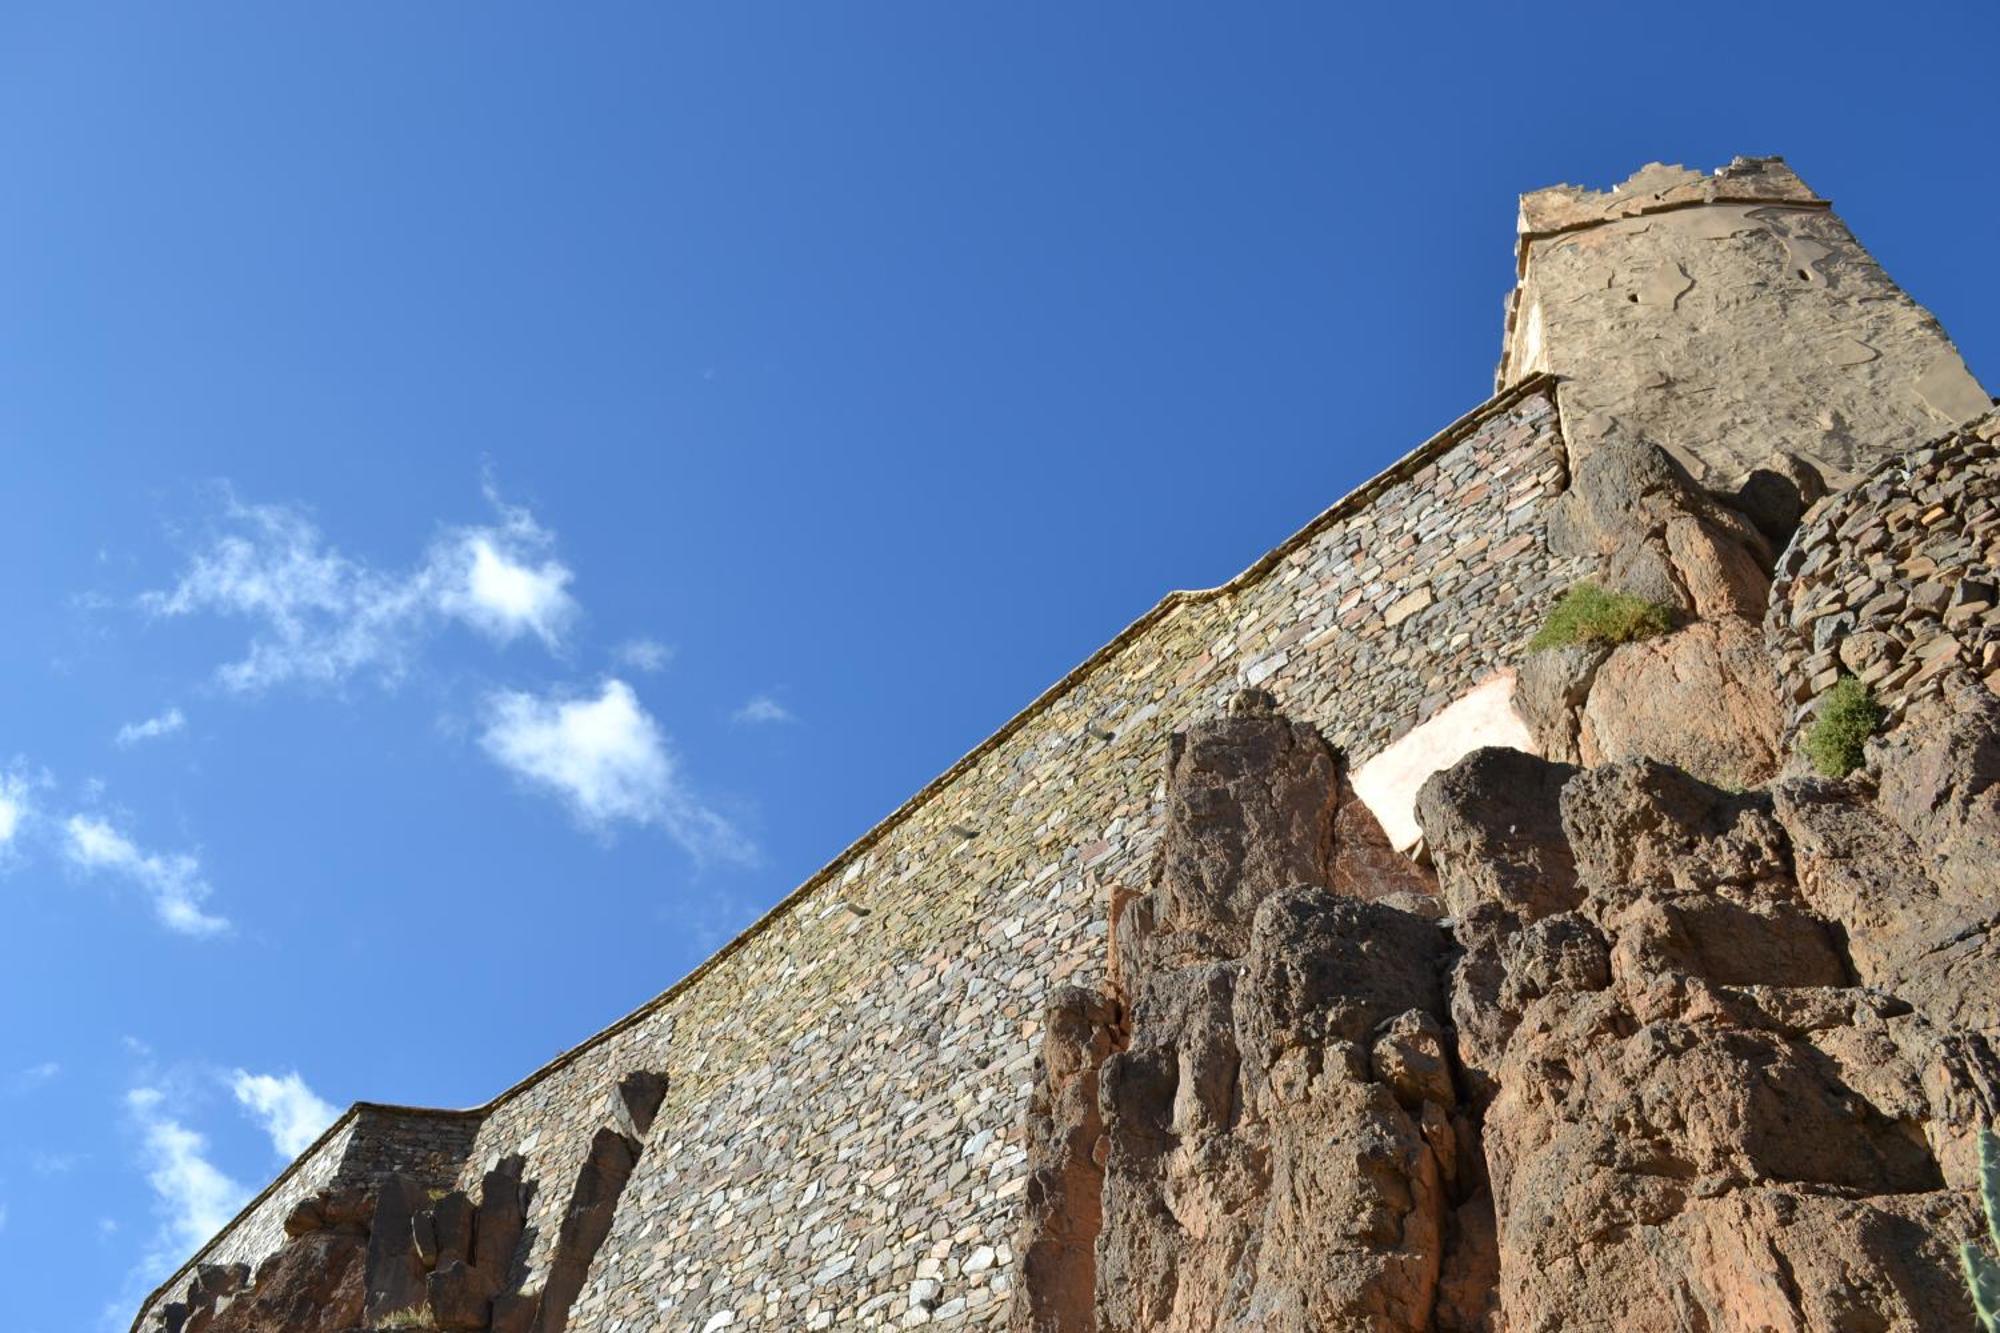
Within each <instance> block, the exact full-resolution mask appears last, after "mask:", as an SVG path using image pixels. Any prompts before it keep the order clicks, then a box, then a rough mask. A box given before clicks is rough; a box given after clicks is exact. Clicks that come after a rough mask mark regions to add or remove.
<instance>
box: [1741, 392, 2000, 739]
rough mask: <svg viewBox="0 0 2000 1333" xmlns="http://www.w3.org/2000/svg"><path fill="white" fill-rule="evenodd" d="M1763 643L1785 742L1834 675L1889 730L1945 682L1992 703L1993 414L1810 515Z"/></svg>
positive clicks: (1781, 577) (1781, 578) (1782, 564)
mask: <svg viewBox="0 0 2000 1333" xmlns="http://www.w3.org/2000/svg"><path fill="white" fill-rule="evenodd" d="M1764 634H1765V642H1766V645H1767V646H1766V651H1767V653H1768V654H1769V656H1770V657H1771V658H1772V660H1773V661H1774V662H1775V664H1776V670H1777V672H1778V675H1779V678H1780V680H1781V681H1782V682H1783V690H1784V698H1785V700H1786V702H1787V705H1788V710H1787V717H1786V721H1787V722H1788V724H1789V726H1788V728H1787V737H1788V739H1789V738H1792V737H1796V736H1797V735H1798V734H1799V733H1800V732H1801V731H1802V730H1803V729H1804V728H1806V727H1807V726H1810V725H1811V723H1812V721H1813V719H1814V718H1815V717H1816V716H1817V714H1818V706H1819V700H1820V697H1821V696H1822V695H1823V694H1825V692H1826V691H1827V690H1828V689H1829V688H1831V686H1832V685H1833V683H1834V682H1835V681H1837V680H1839V679H1840V677H1841V676H1842V675H1851V676H1854V677H1855V678H1857V679H1858V680H1860V681H1862V682H1863V683H1864V684H1866V685H1867V686H1868V687H1869V689H1870V690H1871V691H1872V692H1873V693H1874V695H1875V698H1876V700H1877V701H1878V702H1879V703H1881V704H1883V705H1884V707H1886V708H1887V709H1888V711H1889V714H1890V717H1891V719H1892V720H1893V719H1894V718H1895V717H1897V716H1899V715H1900V714H1901V712H1902V711H1903V710H1904V709H1906V708H1908V707H1909V706H1910V705H1911V703H1912V702H1914V701H1915V700H1918V699H1922V698H1926V697H1928V696H1930V695H1933V694H1935V693H1936V692H1937V691H1938V689H1939V688H1940V686H1941V684H1942V682H1943V681H1944V680H1945V679H1947V677H1949V676H1950V675H1951V674H1952V673H1954V672H1962V671H1969V672H1971V673H1972V674H1973V675H1975V676H1979V677H1982V678H1984V680H1985V682H1986V686H1987V688H1988V689H1990V690H1993V691H1995V692H2000V413H1996V414H1994V415H1990V416H1987V417H1984V418H1982V419H1981V420H1980V421H1978V422H1975V423H1974V424H1973V425H1971V426H1969V427H1967V428H1966V429H1965V430H1963V431H1959V432H1957V433H1956V434H1953V435H1951V436H1950V437H1948V438H1946V439H1944V440H1942V441H1940V442H1938V443H1936V444H1934V445H1931V446H1929V447H1926V448H1923V449H1918V450H1915V451H1913V452H1911V453H1910V454H1907V455H1905V456H1904V457H1901V458H1898V459H1894V460H1891V461H1890V462H1888V463H1885V464H1883V465H1882V466H1881V467H1879V468H1877V469H1876V470H1875V471H1874V472H1873V473H1871V474H1870V475H1869V476H1868V477H1867V478H1866V479H1865V480H1864V481H1862V482H1861V483H1860V484H1859V485H1857V486H1855V487H1854V488H1852V489H1851V490H1847V491H1844V492H1841V493H1840V494H1837V495H1834V496H1831V497H1829V498H1827V499H1826V500H1824V501H1822V502H1821V503H1819V504H1817V505H1815V506H1814V507H1813V509H1812V510H1811V512H1810V513H1809V514H1808V515H1807V517H1806V520H1805V522H1804V524H1803V525H1802V526H1801V527H1800V528H1799V530H1798V532H1797V534H1796V535H1795V536H1794V537H1793V538H1792V541H1791V544H1790V545H1789V546H1787V547H1786V548H1785V551H1784V554H1783V555H1782V556H1781V557H1780V558H1779V561H1778V577H1777V580H1776V582H1775V583H1774V584H1773V586H1772V589H1771V599H1770V609H1769V611H1768V613H1767V615H1766V617H1765V621H1764Z"/></svg>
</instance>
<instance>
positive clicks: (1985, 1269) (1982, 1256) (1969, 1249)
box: [1958, 1129, 2000, 1333]
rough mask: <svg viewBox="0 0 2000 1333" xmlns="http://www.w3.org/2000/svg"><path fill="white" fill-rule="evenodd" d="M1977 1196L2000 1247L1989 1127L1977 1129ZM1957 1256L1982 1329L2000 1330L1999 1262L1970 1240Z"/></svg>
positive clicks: (1999, 1153)
mask: <svg viewBox="0 0 2000 1333" xmlns="http://www.w3.org/2000/svg"><path fill="white" fill-rule="evenodd" d="M1979 1199H1980V1202H1981V1203H1983V1204H1985V1205H1986V1230H1987V1232H1988V1234H1989V1235H1991V1236H1992V1238H1993V1244H1994V1246H1995V1247H1996V1248H2000V1138H1995V1137H1994V1136H1993V1131H1992V1130H1990V1129H1982V1130H1980V1131H1979ZM1958 1258H1959V1262H1960V1263H1962V1264H1963V1265H1964V1266H1965V1285H1966V1286H1967V1287H1969V1288H1971V1289H1972V1308H1973V1309H1974V1310H1975V1311H1976V1312H1977V1313H1978V1315H1979V1327H1980V1329H1981V1333H2000V1263H1995V1262H1994V1259H1993V1256H1992V1255H1990V1254H1988V1253H1987V1252H1986V1251H1985V1250H1984V1249H1981V1248H1980V1245H1979V1242H1977V1241H1971V1240H1969V1241H1966V1242H1965V1244H1963V1245H1961V1246H1959V1248H1958Z"/></svg>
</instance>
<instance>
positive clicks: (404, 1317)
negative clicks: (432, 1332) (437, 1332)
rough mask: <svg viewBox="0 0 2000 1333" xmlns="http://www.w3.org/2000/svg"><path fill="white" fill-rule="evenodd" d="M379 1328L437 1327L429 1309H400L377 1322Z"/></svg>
mask: <svg viewBox="0 0 2000 1333" xmlns="http://www.w3.org/2000/svg"><path fill="white" fill-rule="evenodd" d="M375 1327H377V1328H384V1329H387V1328H397V1329H401V1328H436V1327H437V1325H436V1324H434V1323H432V1322H431V1314H430V1311H429V1310H398V1311H396V1313H394V1314H392V1315H390V1316H389V1317H388V1318H387V1319H384V1320H383V1321H382V1322H381V1323H379V1324H377V1325H376V1326H375Z"/></svg>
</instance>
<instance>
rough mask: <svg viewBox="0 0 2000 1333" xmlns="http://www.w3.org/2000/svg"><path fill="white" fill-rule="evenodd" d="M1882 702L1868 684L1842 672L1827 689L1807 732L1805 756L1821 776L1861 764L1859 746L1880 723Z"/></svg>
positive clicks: (1835, 774) (1839, 775)
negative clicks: (1842, 674)
mask: <svg viewBox="0 0 2000 1333" xmlns="http://www.w3.org/2000/svg"><path fill="white" fill-rule="evenodd" d="M1882 717H1883V713H1882V705H1880V704H1878V703H1876V702H1875V697H1874V696H1873V695H1872V694H1870V693H1869V692H1868V687H1867V686H1866V685H1863V684H1862V683H1861V682H1860V681H1858V680H1856V679H1855V678H1854V677H1852V676H1842V677H1841V678H1840V679H1839V680H1837V681H1835V682H1834V683H1833V688H1832V689H1830V690H1828V691H1827V692H1826V698H1825V699H1824V700H1823V701H1821V703H1820V706H1819V716H1818V717H1817V718H1816V719H1814V721H1813V724H1812V730H1810V731H1808V732H1807V733H1806V757H1807V758H1808V759H1810V760H1812V766H1813V768H1814V769H1816V770H1817V771H1818V772H1819V773H1820V774H1821V775H1822V776H1825V777H1829V778H1844V777H1846V776H1847V775H1848V774H1849V773H1852V772H1853V771H1854V770H1855V769H1857V768H1859V767H1861V750H1862V747H1863V746H1864V745H1866V744H1867V743H1868V738H1869V737H1870V736H1873V735H1874V734H1875V728H1877V727H1879V726H1881V725H1882Z"/></svg>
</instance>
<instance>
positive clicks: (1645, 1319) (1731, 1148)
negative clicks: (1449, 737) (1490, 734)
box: [1422, 686, 2000, 1331]
mask: <svg viewBox="0 0 2000 1333" xmlns="http://www.w3.org/2000/svg"><path fill="white" fill-rule="evenodd" d="M1967 688H1968V689H1973V688H1977V687H1973V686H1968V687H1967ZM1967 698H1968V699H1969V698H1970V696H1969V695H1968V696H1967ZM1996 740H2000V716H1996V715H1994V713H1993V712H1991V711H1989V712H1985V713H1975V714H1974V715H1973V716H1970V717H1968V716H1967V714H1965V713H1959V714H1953V713H1951V712H1950V710H1947V709H1943V708H1940V709H1939V710H1938V711H1937V713H1936V715H1934V716H1932V717H1929V718H1915V719H1913V720H1912V723H1911V724H1910V725H1908V726H1906V727H1905V728H1904V729H1903V730H1902V731H1901V732H1900V733H1899V734H1898V736H1897V737H1896V738H1894V739H1893V740H1892V741H1891V742H1890V743H1887V744H1885V745H1883V746H1880V747H1878V751H1879V753H1878V759H1882V758H1887V757H1888V756H1889V754H1891V753H1892V752H1893V753H1896V754H1898V755H1901V754H1903V753H1905V752H1916V753H1922V754H1928V755H1933V756H1936V757H1935V758H1934V759H1933V760H1932V761H1931V762H1930V763H1929V764H1923V763H1912V762H1909V761H1907V760H1905V761H1904V765H1903V766H1904V767H1905V768H1906V770H1907V771H1909V772H1914V773H1920V774H1928V775H1929V776H1927V777H1923V778H1921V779H1919V782H1920V784H1921V786H1922V788H1923V792H1924V795H1923V796H1921V797H1918V798H1914V799H1909V800H1898V799H1890V798H1887V797H1886V795H1885V799H1882V800H1876V799H1871V795H1870V787H1871V785H1872V784H1873V781H1874V780H1873V779H1871V778H1869V777H1865V776H1864V777H1863V778H1861V779H1858V780H1856V781H1854V782H1851V783H1830V782H1825V781H1822V780H1805V781H1795V782H1790V783H1786V784H1782V785H1781V786H1780V787H1779V788H1778V789H1777V790H1776V791H1775V792H1774V793H1768V794H1767V793H1761V792H1751V793H1742V794H1738V793H1731V792H1727V791H1723V790H1719V789H1717V788H1714V787H1711V786H1708V785H1707V784H1705V783H1702V782H1700V781H1699V780H1697V779H1694V778H1692V777H1690V776H1689V775H1687V774H1686V773H1684V772H1681V771H1679V770H1677V769H1674V768H1672V767H1669V766H1667V765H1664V764H1660V763H1658V762H1656V761H1651V760H1626V761H1621V762H1618V763H1613V764H1608V765H1605V766H1602V767H1599V768H1596V769H1592V770H1589V771H1585V772H1581V773H1579V772H1576V771H1574V770H1571V769H1568V768H1566V767H1564V766H1560V765H1554V764H1550V765H1547V766H1546V767H1547V772H1546V773H1545V774H1544V775H1543V780H1542V781H1541V782H1540V783H1534V782H1532V781H1530V780H1529V779H1528V777H1527V773H1529V772H1531V771H1532V769H1533V768H1534V766H1535V765H1536V764H1537V763H1538V762H1539V761H1536V760H1533V759H1529V758H1527V757H1525V756H1499V755H1496V754H1493V753H1491V752H1489V753H1488V754H1485V755H1480V756H1474V757H1472V758H1470V759H1468V760H1467V761H1466V762H1465V764H1463V765H1462V766H1461V768H1460V769H1459V770H1457V771H1454V772H1451V773H1447V774H1442V775H1440V776H1439V777H1438V778H1437V779H1434V780H1433V783H1432V785H1431V786H1430V787H1429V788H1427V790H1426V793H1425V798H1426V799H1425V801H1424V803H1423V806H1422V814H1423V817H1424V819H1425V821H1426V831H1427V832H1429V833H1432V841H1433V846H1434V848H1435V851H1436V855H1437V858H1438V869H1439V876H1440V880H1441V882H1442V884H1443V885H1444V886H1445V891H1446V894H1447V896H1448V897H1449V898H1451V899H1452V901H1453V906H1454V910H1455V911H1456V912H1458V913H1460V914H1461V920H1460V922H1459V925H1458V938H1459V942H1460V944H1461V946H1462V947H1463V949H1464V953H1463V955H1462V957H1461V959H1460V961H1459V963H1458V965H1457V968H1456V970H1455V975H1454V978H1453V1014H1454V1016H1455V1018H1456V1019H1457V1020H1458V1022H1457V1030H1456V1034H1455V1035H1456V1038H1457V1042H1458V1054H1459V1057H1460V1059H1461V1061H1462V1063H1463V1065H1464V1066H1465V1068H1466V1070H1467V1072H1468V1075H1469V1077H1468V1080H1467V1081H1468V1085H1469V1086H1470V1087H1471V1088H1473V1089H1474V1090H1475V1092H1476V1095H1477V1096H1478V1098H1479V1103H1480V1104H1479V1105H1478V1107H1477V1111H1478V1114H1479V1120H1480V1126H1481V1143H1482V1146H1483V1148H1484V1155H1485V1164H1486V1169H1487V1171H1488V1173H1489V1175H1490V1178H1491V1181H1492V1197H1493V1204H1494V1211H1495V1219H1496V1229H1497V1240H1498V1277H1497V1303H1498V1308H1499V1309H1500V1310H1501V1311H1502V1312H1504V1317H1505V1327H1506V1328H1507V1329H1508V1330H1510V1331H1518V1330H1555V1329H1572V1330H1573V1329H1590V1330H1599V1329H1602V1330H1612V1329H1626V1330H1629V1329H1641V1330H1643V1329H1660V1330H1670V1329H1672V1330H1678V1329H1718V1330H1719V1329H1741V1330H1752V1329H1786V1330H1803V1329H1850V1328H1871V1329H1946V1328H1964V1327H1969V1326H1970V1319H1971V1312H1970V1307H1969V1305H1968V1304H1967V1303H1966V1298H1965V1295H1964V1291H1963V1287H1962V1285H1961V1283H1960V1279H1959V1276H1958V1271H1957V1262H1956V1259H1955V1257H1954V1251H1955V1244H1956V1241H1957V1239H1958V1238H1959V1237H1961V1236H1964V1235H1969V1234H1972V1233H1973V1231H1974V1230H1975V1228H1976V1217H1977V1213H1976V1208H1975V1205H1974V1202H1973V1200H1972V1197H1971V1194H1970V1192H1969V1188H1968V1187H1969V1186H1970V1185H1971V1184H1972V1179H1973V1176H1972V1169H1973V1154H1972V1148H1971V1143H1972V1136H1973V1134H1974V1132H1975V1130H1976V1128H1977V1127H1978V1126H1979V1125H1980V1124H1982V1123H1985V1122H1986V1121H1987V1120H1988V1119H1989V1118H1990V1117H1991V1115H1992V1113H1993V1110H1994V1109H1995V1107H1994V1099H1993V1092H1994V1090H1995V1089H1996V1087H2000V1082H1996V1080H1995V1079H1994V1076H1993V1062H1992V1056H1991V1052H1990V1047H1989V1043H1990V1041H1991V1038H1992V1034H1993V1028H1992V1016H1993V1009H1992V1000H1991V996H1992V994H1993V981H1994V977H1993V974H1992V971H1991V962H1990V959H1989V957H1988V955H1987V954H1986V952H1985V949H1984V945H1983V941H1984V936H1985V934H1986V931H1987V929H1988V928H1989V920H1990V917H1991V915H1992V911H1993V905H1992V904H1993V893H1992V889H1993V882H1992V878H1991V870H1990V864H1991V863H1990V862H1989V863H1988V870H1987V872H1986V876H1987V877H1986V880H1985V891H1984V893H1983V894H1980V893H1978V892H1976V891H1966V890H1964V889H1954V887H1953V885H1952V877H1953V870H1952V867H1953V864H1954V858H1963V857H1965V856H1967V855H1969V854H1971V853H1972V849H1974V848H1977V847H1979V846H1980V845H1981V842H1980V840H1981V839H1982V837H1983V836H1985V830H1987V829H1990V828H1993V827H1996V824H1995V820H1996V819H2000V809H1996V806H1995V792H1994V787H1993V785H1992V778H1991V776H1990V774H1989V773H1988V772H1987V771H1986V766H1985V761H1984V760H1983V758H1982V756H1983V755H1984V754H1985V753H1987V751H1986V749H1985V747H1986V746H1990V745H1992V744H1993V743H1994V742H1995V741H1996ZM1900 781H1902V780H1892V781H1889V782H1888V783H1887V786H1888V788H1890V789H1894V788H1896V787H1897V785H1898V782H1900ZM1551 787H1555V788H1557V790H1558V793H1559V794H1558V795H1557V796H1556V797H1555V799H1554V801H1553V802H1552V803H1551V802H1549V800H1548V797H1547V795H1546V793H1547V792H1548V791H1549V789H1550V788H1551ZM1524 791H1528V792H1533V793H1537V795H1536V796H1535V797H1533V798H1531V799H1530V800H1529V801H1528V804H1530V805H1532V806H1535V807H1537V809H1535V810H1534V811H1533V812H1524V811H1523V810H1522V809H1521V806H1522V804H1523V798H1522V793H1523V792H1524ZM1946 793H1949V795H1947V794H1946ZM1960 793H1963V796H1962V797H1961V796H1960V795H1959V794H1960ZM1551 805H1552V807H1553V808H1551ZM1893 809H1920V810H1923V811H1926V812H1929V813H1927V814H1926V815H1925V816H1923V817H1924V818H1928V819H1929V820H1931V821H1932V823H1931V824H1930V826H1929V827H1927V828H1925V829H1923V830H1922V831H1921V832H1919V833H1918V834H1917V835H1916V836H1915V837H1912V836H1910V835H1909V834H1908V833H1907V832H1905V831H1903V830H1901V829H1899V828H1898V827H1897V826H1896V819H1895V816H1894V815H1893V814H1892V813H1890V811H1891V810H1893ZM1551 814H1555V815H1558V816H1559V819H1560V825H1561V841H1562V842H1563V843H1564V844H1566V845H1567V850H1568V858H1569V862H1570V865H1572V866H1573V870H1571V869H1570V868H1569V867H1568V866H1565V864H1564V861H1565V858H1564V856H1563V854H1562V853H1561V852H1559V851H1557V850H1556V847H1555V839H1554V837H1553V835H1552V829H1551V824H1550V816H1551ZM1433 823H1435V824H1436V825H1437V826H1438V827H1437V829H1436V830H1435V832H1433V831H1432V825H1433ZM1919 839H1921V840H1922V841H1923V843H1924V844H1925V845H1927V846H1931V847H1934V848H1936V849H1937V851H1936V853H1935V854H1934V855H1933V856H1932V857H1929V858H1926V857H1925V856H1923V855H1921V854H1915V853H1914V847H1915V845H1916V843H1917V841H1918V840H1919ZM1517 884H1531V885H1535V886H1537V887H1538V889H1539V892H1537V893H1535V894H1532V895H1531V894H1526V893H1523V892H1521V891H1520V890H1519V889H1517V888H1513V887H1511V886H1513V885H1517ZM1941 949H1942V950H1946V951H1949V950H1952V949H1958V950H1960V952H1961V956H1960V958H1959V959H1958V960H1957V961H1958V962H1959V964H1960V965H1959V966H1958V967H1955V968H1954V967H1947V966H1938V965H1936V963H1935V962H1934V960H1935V959H1936V957H1937V954H1938V951H1939V950H1941Z"/></svg>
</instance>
